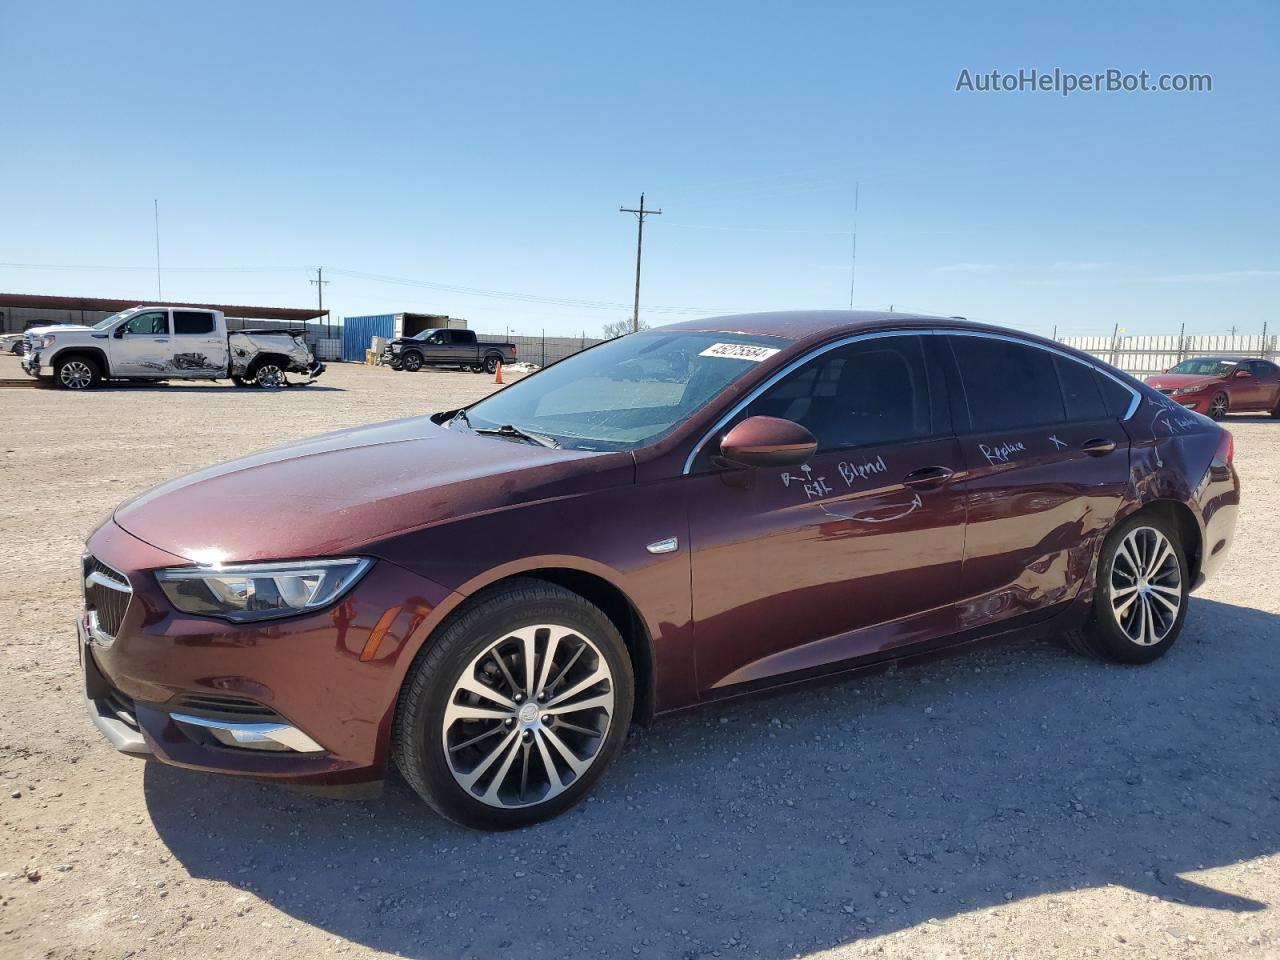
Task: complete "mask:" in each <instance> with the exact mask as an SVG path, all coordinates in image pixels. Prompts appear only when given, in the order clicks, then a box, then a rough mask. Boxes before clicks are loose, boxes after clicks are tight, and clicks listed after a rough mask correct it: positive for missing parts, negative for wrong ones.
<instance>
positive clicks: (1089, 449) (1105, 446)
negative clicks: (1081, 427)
mask: <svg viewBox="0 0 1280 960" xmlns="http://www.w3.org/2000/svg"><path fill="white" fill-rule="evenodd" d="M1115 448H1116V442H1115V441H1114V440H1107V439H1106V438H1105V437H1095V438H1094V439H1093V440H1086V441H1085V442H1084V444H1083V445H1082V446H1081V447H1080V449H1081V450H1083V451H1084V452H1085V453H1087V454H1088V455H1089V456H1091V457H1105V456H1106V455H1107V454H1108V453H1110V452H1111V451H1112V450H1114V449H1115Z"/></svg>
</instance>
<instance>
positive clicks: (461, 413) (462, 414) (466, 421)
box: [449, 407, 471, 427]
mask: <svg viewBox="0 0 1280 960" xmlns="http://www.w3.org/2000/svg"><path fill="white" fill-rule="evenodd" d="M455 420H461V421H462V423H463V425H464V426H466V427H470V426H471V418H470V417H468V416H467V411H466V410H465V409H463V408H461V407H459V408H458V412H457V413H455V414H454V415H453V416H452V417H450V418H449V422H450V423H453V421H455Z"/></svg>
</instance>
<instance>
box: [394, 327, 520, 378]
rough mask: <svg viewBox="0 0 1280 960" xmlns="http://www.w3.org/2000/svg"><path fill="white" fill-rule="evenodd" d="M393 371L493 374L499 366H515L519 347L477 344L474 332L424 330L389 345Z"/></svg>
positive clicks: (495, 343) (479, 341)
mask: <svg viewBox="0 0 1280 960" xmlns="http://www.w3.org/2000/svg"><path fill="white" fill-rule="evenodd" d="M387 349H388V350H389V351H391V368H392V369H393V370H409V371H414V370H421V369H422V368H423V367H427V366H434V367H458V368H459V369H462V370H470V371H471V372H472V373H493V372H494V371H495V370H497V369H498V364H499V362H501V363H514V362H515V359H516V345H515V344H514V343H497V342H496V341H492V340H477V339H476V334H475V331H474V330H423V331H422V332H421V333H420V334H418V335H417V336H414V337H401V338H399V339H398V340H392V341H391V343H389V344H388V345H387Z"/></svg>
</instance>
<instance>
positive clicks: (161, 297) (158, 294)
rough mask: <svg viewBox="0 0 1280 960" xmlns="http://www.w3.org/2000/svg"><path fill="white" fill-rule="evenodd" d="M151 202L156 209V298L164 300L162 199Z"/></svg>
mask: <svg viewBox="0 0 1280 960" xmlns="http://www.w3.org/2000/svg"><path fill="white" fill-rule="evenodd" d="M151 203H152V204H153V206H154V207H155V211H156V299H157V300H161V301H163V300H164V294H163V293H161V292H160V201H159V200H152V201H151Z"/></svg>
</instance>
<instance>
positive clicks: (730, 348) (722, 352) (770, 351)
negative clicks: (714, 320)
mask: <svg viewBox="0 0 1280 960" xmlns="http://www.w3.org/2000/svg"><path fill="white" fill-rule="evenodd" d="M777 352H778V349H777V348H776V347H757V346H756V345H755V344H753V343H713V344H712V345H711V346H709V347H707V349H705V350H703V351H702V352H701V353H700V354H698V356H700V357H728V358H729V359H730V360H750V361H751V362H752V363H759V362H760V361H761V360H768V359H769V358H770V357H772V356H773V355H774V354H775V353H777Z"/></svg>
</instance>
